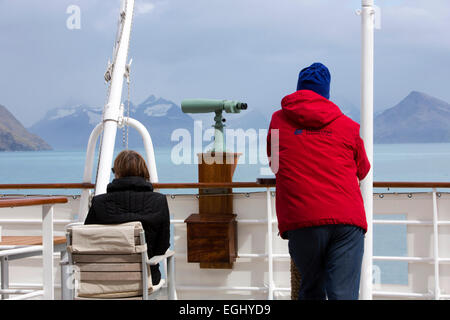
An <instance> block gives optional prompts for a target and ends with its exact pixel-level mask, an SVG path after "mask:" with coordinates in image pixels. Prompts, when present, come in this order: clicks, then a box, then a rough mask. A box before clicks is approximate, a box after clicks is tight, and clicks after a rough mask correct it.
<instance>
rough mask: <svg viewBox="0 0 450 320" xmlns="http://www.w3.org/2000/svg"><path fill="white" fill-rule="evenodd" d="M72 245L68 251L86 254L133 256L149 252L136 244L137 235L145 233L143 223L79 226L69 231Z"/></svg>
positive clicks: (144, 246)
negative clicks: (133, 254)
mask: <svg viewBox="0 0 450 320" xmlns="http://www.w3.org/2000/svg"><path fill="white" fill-rule="evenodd" d="M68 231H69V232H71V233H72V244H71V245H70V246H69V247H68V250H69V251H70V252H72V253H84V254H95V253H100V254H132V253H140V252H145V251H147V245H146V244H143V245H140V244H136V243H135V235H139V233H140V232H141V231H143V228H142V224H141V222H128V223H123V224H116V225H96V224H92V225H79V226H73V227H71V228H69V229H68Z"/></svg>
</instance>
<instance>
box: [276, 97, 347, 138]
mask: <svg viewBox="0 0 450 320" xmlns="http://www.w3.org/2000/svg"><path fill="white" fill-rule="evenodd" d="M281 108H282V110H283V112H284V113H285V114H286V116H287V118H288V119H291V120H293V121H294V122H296V123H298V124H299V125H300V126H301V127H302V128H313V129H319V128H322V127H324V126H326V125H327V124H329V123H331V122H332V121H334V120H336V119H337V118H338V117H340V116H341V115H342V112H341V110H340V109H339V107H338V106H337V105H335V104H334V103H333V102H331V101H330V100H328V99H326V98H324V97H322V96H321V95H319V94H317V93H315V92H314V91H311V90H299V91H297V92H294V93H292V94H290V95H288V96H286V97H284V98H283V100H282V101H281Z"/></svg>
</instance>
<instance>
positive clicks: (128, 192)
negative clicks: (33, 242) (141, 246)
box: [84, 150, 170, 285]
mask: <svg viewBox="0 0 450 320" xmlns="http://www.w3.org/2000/svg"><path fill="white" fill-rule="evenodd" d="M112 171H113V173H114V174H115V179H114V180H113V181H112V182H111V183H110V184H108V187H107V193H106V194H101V195H98V196H95V197H94V198H93V199H92V205H91V208H90V209H89V213H88V215H87V217H86V221H85V222H84V223H85V224H120V223H126V222H132V221H140V222H141V223H142V226H143V228H144V232H145V239H146V242H147V252H148V257H149V258H152V257H153V256H157V255H163V254H164V253H165V252H166V250H167V249H168V248H169V246H170V217H169V207H168V204H167V199H166V197H165V196H164V195H162V194H160V193H157V192H153V186H152V184H151V183H150V182H149V180H150V174H149V171H148V168H147V165H146V164H145V160H144V159H143V158H142V156H141V155H140V154H139V153H137V152H135V151H132V150H124V151H122V152H120V153H119V155H118V156H117V158H116V159H115V160H114V168H113V169H112ZM151 275H152V282H153V284H154V285H156V284H158V283H159V281H160V280H161V273H160V271H159V265H157V266H151Z"/></svg>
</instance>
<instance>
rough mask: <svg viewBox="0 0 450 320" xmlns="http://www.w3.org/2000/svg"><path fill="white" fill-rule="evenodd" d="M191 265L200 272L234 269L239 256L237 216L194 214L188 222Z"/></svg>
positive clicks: (189, 259)
mask: <svg viewBox="0 0 450 320" xmlns="http://www.w3.org/2000/svg"><path fill="white" fill-rule="evenodd" d="M185 223H186V224H187V244H188V255H187V258H188V262H197V263H200V268H220V269H231V268H232V267H233V262H235V261H236V256H237V221H236V215H235V214H223V215H220V216H218V215H200V214H192V215H190V216H189V217H188V218H187V219H186V220H185Z"/></svg>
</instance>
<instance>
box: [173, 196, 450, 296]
mask: <svg viewBox="0 0 450 320" xmlns="http://www.w3.org/2000/svg"><path fill="white" fill-rule="evenodd" d="M265 193H266V201H267V203H266V209H267V218H266V219H239V218H238V219H237V222H238V224H246V225H252V224H253V225H258V224H259V225H260V224H267V233H268V240H267V241H268V243H267V247H266V252H259V253H254V252H240V253H239V255H238V260H237V262H239V260H240V259H246V258H261V259H267V272H268V283H266V285H265V286H264V287H258V286H253V287H242V286H222V287H208V286H195V285H189V286H179V289H180V290H182V291H186V290H192V291H195V290H199V291H204V290H212V291H220V290H236V291H259V292H265V293H267V298H268V299H273V297H274V294H275V293H276V292H282V291H288V290H290V288H282V287H277V286H276V285H275V283H274V281H273V276H274V271H273V261H274V260H281V259H290V255H289V254H288V253H287V254H282V253H281V254H280V253H274V252H273V247H272V245H271V243H272V241H273V233H272V229H273V224H276V223H277V220H276V218H275V219H274V212H275V211H274V201H273V196H274V192H273V191H271V190H270V188H267V190H266V192H265ZM437 194H438V193H437V191H436V189H433V192H432V202H433V220H417V219H412V220H393V219H392V220H390V219H389V220H387V219H375V220H373V224H374V225H405V226H409V225H410V226H432V227H433V251H434V252H433V254H432V255H431V254H430V256H427V257H418V256H373V257H372V259H371V260H372V263H373V261H400V262H408V263H428V264H433V265H434V287H435V288H434V290H433V292H432V293H420V292H400V291H381V290H372V294H373V296H376V297H391V298H423V299H429V298H433V299H447V298H450V295H449V294H441V289H440V275H439V264H444V263H450V258H441V257H440V256H439V246H438V244H439V243H438V237H439V228H438V227H439V226H449V225H450V221H446V220H438V201H437V198H438V196H437ZM379 198H380V199H379V200H378V201H380V200H382V199H383V197H379ZM171 222H172V223H173V224H184V220H181V219H173V220H172V221H171ZM176 256H177V257H180V258H181V257H185V256H186V254H185V253H177V254H176Z"/></svg>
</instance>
